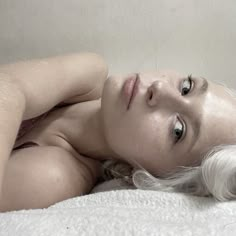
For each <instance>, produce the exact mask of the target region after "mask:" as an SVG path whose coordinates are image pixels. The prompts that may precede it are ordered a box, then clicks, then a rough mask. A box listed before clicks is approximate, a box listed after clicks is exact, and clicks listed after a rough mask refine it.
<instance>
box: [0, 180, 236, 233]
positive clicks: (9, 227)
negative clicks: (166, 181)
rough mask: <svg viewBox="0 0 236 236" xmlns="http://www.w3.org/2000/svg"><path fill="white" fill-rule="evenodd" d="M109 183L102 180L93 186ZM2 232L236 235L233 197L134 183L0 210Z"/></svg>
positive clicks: (235, 205)
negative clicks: (157, 189) (45, 205)
mask: <svg viewBox="0 0 236 236" xmlns="http://www.w3.org/2000/svg"><path fill="white" fill-rule="evenodd" d="M114 181H115V180H114ZM114 181H113V184H114ZM110 183H111V182H110ZM104 186H105V187H104ZM123 188H126V187H123ZM108 189H109V187H107V185H104V184H103V185H101V187H100V188H96V189H95V190H94V192H97V191H104V190H108ZM113 189H120V187H119V184H118V185H117V187H116V188H113ZM0 235H4V236H7V235H17V236H21V235H22V236H28V235H29V236H34V235H50V236H53V235H57V236H60V235H76V236H77V235H102V236H105V235H109V236H111V235H122V236H123V235H164V236H167V235H201V236H202V235H207V236H209V235H214V236H215V235H227V236H230V235H236V202H226V203H217V202H215V201H214V200H213V199H211V198H200V197H193V196H186V195H184V194H180V193H167V192H154V191H143V190H137V189H128V190H127V189H126V190H125V189H121V190H113V191H105V192H97V193H93V194H90V195H86V196H82V197H76V198H72V199H68V200H66V201H63V202H60V203H57V204H55V205H53V206H51V207H49V208H47V209H36V210H21V211H14V212H7V213H0Z"/></svg>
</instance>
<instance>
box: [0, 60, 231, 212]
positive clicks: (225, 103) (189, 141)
mask: <svg viewBox="0 0 236 236" xmlns="http://www.w3.org/2000/svg"><path fill="white" fill-rule="evenodd" d="M95 58H96V59H94V58H93V59H92V58H89V60H90V61H93V62H94V64H96V63H98V64H99V66H98V68H99V69H97V70H92V71H93V72H94V73H93V75H94V74H96V75H97V76H94V78H96V80H94V78H93V76H91V77H88V71H91V68H94V64H93V66H91V67H90V68H89V66H88V65H89V63H88V64H87V66H88V67H87V72H86V68H85V67H84V64H83V61H84V60H83V57H81V58H80V59H81V61H79V62H80V63H78V61H77V63H76V62H75V61H74V58H72V59H71V61H70V63H69V64H68V67H67V68H68V70H67V72H68V74H67V76H66V78H67V79H68V80H69V81H68V87H67V86H65V85H63V86H61V87H60V83H59V82H58V76H59V75H60V73H58V72H55V71H57V70H55V67H54V69H52V70H51V69H50V68H52V67H53V66H52V65H50V64H49V65H48V67H47V70H49V71H50V72H49V71H47V70H45V68H43V67H40V66H39V65H38V64H37V63H38V62H37V63H36V65H37V66H36V68H38V72H37V73H41V74H40V75H38V74H37V73H34V78H35V76H39V77H40V78H41V83H40V84H37V81H38V80H37V79H36V80H34V81H33V82H31V81H32V80H31V79H29V78H30V77H31V76H28V75H29V74H30V73H29V70H28V69H27V68H26V67H27V66H26V67H22V65H19V67H18V68H13V74H12V75H11V77H15V76H16V75H17V77H18V78H21V80H22V82H20V83H19V82H17V83H15V80H14V83H13V85H14V86H12V87H14V88H12V87H10V88H9V94H14V96H16V95H15V93H13V91H14V89H15V90H16V91H17V93H18V95H17V96H18V97H19V99H18V100H17V101H18V102H17V103H15V99H12V97H13V95H9V99H7V101H6V104H4V105H5V106H6V108H8V111H7V112H6V119H8V120H9V118H12V120H9V121H8V122H7V125H6V123H5V124H3V125H5V126H6V129H5V135H4V136H1V139H0V140H1V143H0V144H1V146H2V147H4V149H2V150H3V151H1V152H2V154H1V157H3V158H2V159H0V161H1V165H0V167H1V168H2V169H1V171H2V172H0V173H4V174H2V176H1V178H2V192H1V194H2V198H1V205H0V206H1V208H0V210H1V211H6V210H13V209H22V208H26V209H27V208H42V207H47V206H49V205H51V204H53V203H55V202H58V201H61V200H64V199H67V198H70V197H74V196H78V195H81V194H86V193H89V191H90V190H91V188H92V187H93V185H94V184H95V182H96V179H97V178H98V177H99V175H100V174H101V163H100V162H99V161H101V160H106V159H118V160H124V161H126V162H128V163H130V164H131V165H133V166H135V167H143V168H145V169H146V170H148V171H149V172H151V173H152V174H155V175H160V176H162V175H165V173H167V172H168V171H171V170H173V169H175V168H176V167H177V166H189V165H198V164H199V163H200V161H201V158H202V156H203V155H204V153H206V152H207V151H208V150H209V149H210V148H211V147H212V146H214V145H218V144H234V143H235V138H234V137H235V136H236V133H235V131H234V129H233V127H235V123H236V121H235V120H236V119H235V114H234V113H235V112H234V111H235V99H234V98H232V97H231V96H230V95H229V94H228V93H227V92H226V91H225V89H224V88H223V87H222V86H220V85H217V84H215V83H212V82H210V81H207V82H206V80H204V79H203V78H201V77H199V78H195V77H194V76H193V78H192V84H191V88H190V82H189V80H187V78H186V76H182V75H180V74H178V73H177V72H173V71H158V72H147V73H139V78H140V85H139V90H138V93H137V95H136V97H135V99H134V100H133V102H132V104H131V107H130V109H129V110H127V104H126V102H125V97H124V94H123V93H122V87H123V84H124V82H125V81H126V79H127V78H128V77H129V76H127V75H125V76H110V77H109V78H108V79H107V74H108V70H107V66H106V64H105V63H104V61H102V59H101V58H97V57H95ZM67 59H68V58H67ZM87 59H88V58H87ZM63 60H65V59H63ZM79 64H80V65H81V66H80V67H79V66H78V65H79ZM54 66H55V65H54ZM31 67H32V66H31ZM9 68H10V67H9V66H6V67H5V73H6V74H11V73H9ZM77 68H79V69H78V71H77ZM57 69H58V70H60V68H57ZM89 69H90V70H89ZM71 70H72V71H73V72H74V78H77V80H76V79H74V80H72V79H71V77H73V76H72V75H71V74H70V73H72V72H71ZM80 70H82V71H83V75H84V76H78V75H79V74H80V73H81V72H80ZM20 71H21V73H22V75H24V76H22V77H20V76H19V72H20ZM52 73H54V74H52ZM90 73H91V72H90ZM72 74H73V73H72ZM31 75H32V73H31ZM98 75H100V76H98ZM27 77H28V79H26V78H27ZM39 77H38V78H39ZM54 77H55V79H54V80H53V78H54ZM42 78H45V82H42ZM78 78H86V80H84V82H81V79H78ZM88 78H90V79H88ZM98 78H100V79H98ZM48 80H50V81H52V83H48ZM62 80H63V79H62ZM24 81H28V83H29V84H30V85H28V84H27V83H26V82H24ZM53 81H54V82H53ZM89 81H92V82H93V83H91V82H90V83H89ZM95 81H96V83H95ZM86 83H88V84H90V86H88V87H89V88H88V89H87V90H86V89H85V90H86V91H83V92H81V91H80V86H81V84H83V85H86ZM34 84H35V85H34ZM91 84H93V85H94V84H95V86H94V87H93V86H91ZM50 85H51V89H50V88H48V86H50ZM31 86H35V89H36V91H38V93H37V94H38V96H36V95H35V94H33V95H32V92H30V91H32V90H33V89H32V87H31ZM55 86H59V87H58V89H54V88H55ZM26 88H28V89H29V90H28V91H27V90H26ZM45 88H47V89H45ZM96 88H99V89H96ZM183 88H184V89H186V88H188V89H187V93H186V94H184V95H183V94H181V89H183ZM72 90H73V92H72ZM34 91H35V90H34ZM46 91H48V94H47V92H46ZM91 91H92V92H91ZM41 94H43V96H41ZM81 94H82V95H83V96H82V95H81ZM30 96H33V97H30ZM27 98H28V99H27ZM13 100H14V101H13ZM62 102H64V103H65V102H66V103H73V105H68V106H66V107H61V108H60V107H58V109H55V110H54V111H52V112H51V113H49V114H48V116H47V117H46V118H45V119H44V120H42V121H39V122H38V123H37V124H36V125H35V127H34V128H33V129H32V130H30V131H29V132H28V133H27V134H26V135H25V136H23V137H22V138H21V139H19V140H18V141H17V142H16V143H14V141H15V137H16V135H17V132H18V128H19V126H20V123H21V121H22V120H24V119H28V118H32V117H35V116H38V115H40V114H42V113H44V112H46V111H48V110H50V108H52V107H54V106H55V105H57V104H61V103H62ZM9 104H10V105H9ZM11 104H12V105H11ZM11 106H12V109H11ZM222 111H224V112H222ZM13 112H14V117H13V116H11V115H10V114H12V113H13ZM2 113H4V112H2ZM2 113H1V114H2ZM15 113H16V114H15ZM177 114H178V116H177ZM177 117H178V118H177ZM193 124H195V125H193ZM184 127H185V128H184ZM216 128H217V129H216ZM177 129H178V131H179V130H180V129H182V136H181V138H180V140H178V142H176V135H177V133H176V132H174V131H176V130H177ZM1 130H3V131H4V129H1ZM199 131H200V132H199ZM197 133H199V135H197ZM6 134H7V135H8V136H7V138H6ZM178 136H179V132H178ZM196 137H198V138H197V139H196V140H195V138H196ZM27 141H34V142H36V143H38V144H39V145H40V146H39V147H32V148H26V149H21V150H15V151H13V152H12V153H11V150H12V148H13V147H14V146H18V145H20V144H22V143H24V142H27ZM3 176H4V178H3ZM42 186H43V187H42Z"/></svg>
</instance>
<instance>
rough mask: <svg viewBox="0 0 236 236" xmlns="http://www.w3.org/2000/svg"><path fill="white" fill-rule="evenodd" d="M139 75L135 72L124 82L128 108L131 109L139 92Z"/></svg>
mask: <svg viewBox="0 0 236 236" xmlns="http://www.w3.org/2000/svg"><path fill="white" fill-rule="evenodd" d="M139 82H140V80H139V76H138V74H134V75H132V76H130V77H129V78H128V79H127V80H126V81H125V83H124V85H123V88H122V91H123V94H124V96H125V100H126V105H127V110H129V108H130V105H131V103H132V101H133V99H134V97H135V95H136V94H137V92H138V85H139Z"/></svg>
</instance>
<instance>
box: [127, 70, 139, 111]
mask: <svg viewBox="0 0 236 236" xmlns="http://www.w3.org/2000/svg"><path fill="white" fill-rule="evenodd" d="M139 82H140V78H139V74H138V73H137V74H136V78H135V82H134V86H133V89H132V94H131V97H130V101H129V104H128V108H127V110H128V109H129V107H130V104H131V103H132V101H133V99H134V97H135V95H136V94H137V92H138V86H139Z"/></svg>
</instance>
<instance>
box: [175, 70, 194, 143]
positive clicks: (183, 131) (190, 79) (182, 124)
mask: <svg viewBox="0 0 236 236" xmlns="http://www.w3.org/2000/svg"><path fill="white" fill-rule="evenodd" d="M185 81H188V82H189V84H190V85H189V89H188V90H187V91H186V90H183V85H184V83H185ZM192 87H193V79H192V75H188V77H187V79H184V80H183V82H182V83H181V95H182V96H186V95H187V94H188V93H189V92H190V91H191V90H192ZM177 122H179V123H180V124H181V126H182V127H183V128H182V131H180V132H181V136H180V137H176V133H175V131H176V129H175V128H176V124H177ZM177 122H176V123H175V127H174V130H173V134H174V140H175V143H177V142H178V141H179V140H180V139H181V138H182V137H183V134H184V133H186V127H185V125H184V122H183V121H182V120H181V119H180V118H179V116H177Z"/></svg>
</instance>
